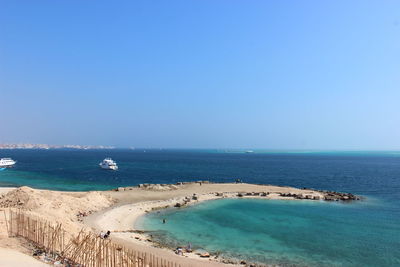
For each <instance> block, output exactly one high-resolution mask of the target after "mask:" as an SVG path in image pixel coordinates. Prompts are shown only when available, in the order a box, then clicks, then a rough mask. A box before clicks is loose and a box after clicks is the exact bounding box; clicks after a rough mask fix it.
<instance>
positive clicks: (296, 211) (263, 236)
mask: <svg viewBox="0 0 400 267" xmlns="http://www.w3.org/2000/svg"><path fill="white" fill-rule="evenodd" d="M383 206H385V207H387V204H384V203H381V202H379V201H378V200H374V199H368V200H366V201H362V202H352V203H348V204H345V203H336V202H335V203H328V202H319V201H318V202H315V201H291V200H262V199H223V200H214V201H207V202H204V203H200V204H198V205H194V206H191V207H187V208H182V209H168V210H164V211H161V212H158V213H151V214H148V215H146V216H143V217H142V218H141V219H140V220H139V222H138V225H137V226H139V227H142V228H144V229H146V230H153V231H154V232H153V233H152V234H153V239H155V240H157V241H158V242H161V243H164V244H166V245H169V246H171V247H175V246H178V245H186V244H187V243H188V242H191V243H192V244H193V247H194V248H204V249H206V250H208V251H211V252H214V253H216V252H220V253H221V254H222V255H224V256H227V257H233V258H237V259H246V260H250V261H257V262H262V263H270V264H279V265H282V266H293V265H294V266H400V258H399V253H398V252H399V248H400V236H399V232H400V226H399V224H398V223H396V221H395V220H394V218H391V217H390V216H389V217H387V216H382V210H381V209H382V207H383ZM376 210H381V212H380V213H376V212H374V211H376ZM378 214H379V215H380V216H378ZM386 215H388V214H386ZM164 218H165V219H166V220H167V223H166V224H163V223H162V219H164Z"/></svg>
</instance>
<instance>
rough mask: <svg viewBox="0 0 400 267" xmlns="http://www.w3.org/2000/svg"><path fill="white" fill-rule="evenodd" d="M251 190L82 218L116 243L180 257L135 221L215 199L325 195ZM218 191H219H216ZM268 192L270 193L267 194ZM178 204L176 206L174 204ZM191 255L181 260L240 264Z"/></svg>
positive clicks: (264, 188)
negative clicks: (155, 240)
mask: <svg viewBox="0 0 400 267" xmlns="http://www.w3.org/2000/svg"><path fill="white" fill-rule="evenodd" d="M214 185H217V186H218V187H219V186H222V187H223V186H224V185H227V184H214ZM229 185H231V187H234V188H235V189H242V188H241V185H247V186H248V185H250V184H229ZM250 186H252V187H253V188H252V189H253V191H251V192H250V191H249V190H237V191H233V192H227V191H218V190H217V191H215V192H208V193H203V194H200V195H198V194H196V193H194V194H195V195H191V196H190V195H186V196H180V197H172V198H167V199H163V200H152V201H142V202H136V203H130V204H124V205H119V206H116V207H114V208H111V209H106V210H103V211H100V212H98V213H96V214H94V215H91V216H89V217H88V218H87V219H85V224H87V225H89V226H91V227H93V228H95V229H102V230H103V231H107V230H109V231H111V233H112V236H113V237H116V238H118V239H119V240H123V242H124V243H125V242H129V243H135V244H137V245H142V246H146V247H152V248H158V249H161V250H164V251H165V252H166V253H169V254H171V255H173V256H176V257H182V256H178V255H176V254H175V252H174V250H173V249H172V248H171V247H168V246H166V245H164V244H160V243H158V242H154V241H153V240H152V239H151V235H150V234H149V233H148V232H147V233H146V230H145V229H140V228H138V227H137V221H138V219H139V218H140V217H142V216H144V215H146V214H147V213H151V212H157V211H158V210H162V209H167V208H171V209H172V208H182V207H187V206H191V205H197V204H199V203H202V202H205V201H210V200H218V199H225V198H229V199H243V198H253V199H254V198H256V199H264V200H293V201H296V200H311V201H324V200H325V193H323V192H320V191H315V190H310V189H297V188H292V187H280V186H271V185H253V184H252V185H250ZM216 189H221V188H216ZM255 189H258V192H254V190H255ZM271 191H272V192H271ZM299 193H300V194H304V195H306V196H309V197H307V198H306V197H304V198H303V197H302V198H296V196H297V195H298V194H299ZM178 203H179V205H178ZM195 252H196V251H193V252H191V253H190V252H187V253H186V254H185V257H187V258H190V259H194V260H198V261H202V262H205V261H207V262H210V261H213V262H215V263H219V264H224V265H226V264H227V263H228V264H229V263H230V264H239V262H241V260H240V259H230V258H222V257H215V256H213V255H210V257H200V255H197V254H196V253H195Z"/></svg>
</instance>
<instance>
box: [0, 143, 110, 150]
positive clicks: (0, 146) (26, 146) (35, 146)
mask: <svg viewBox="0 0 400 267" xmlns="http://www.w3.org/2000/svg"><path fill="white" fill-rule="evenodd" d="M114 148H115V147H113V146H86V145H85V146H81V145H48V144H0V149H83V150H86V149H114Z"/></svg>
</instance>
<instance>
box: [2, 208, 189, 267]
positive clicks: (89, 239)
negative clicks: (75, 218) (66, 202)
mask: <svg viewBox="0 0 400 267" xmlns="http://www.w3.org/2000/svg"><path fill="white" fill-rule="evenodd" d="M8 230H9V233H10V236H17V237H23V238H25V239H27V240H29V241H31V242H32V243H34V245H35V246H36V247H37V248H38V249H41V250H43V251H44V252H45V253H46V254H47V255H48V256H49V257H50V258H52V259H53V260H57V261H60V262H63V263H68V264H69V265H68V264H67V266H85V267H183V265H181V264H178V263H176V262H172V261H169V260H167V259H164V258H162V257H158V256H157V255H154V254H151V253H146V252H140V251H134V250H131V249H127V248H126V247H124V246H120V245H117V244H115V243H113V242H112V241H111V240H110V239H104V238H101V237H100V236H98V235H95V234H93V233H92V232H87V231H83V230H81V231H80V232H79V233H78V234H77V235H75V236H73V235H70V234H69V233H67V232H66V231H65V230H64V229H63V228H62V225H61V224H52V223H50V222H48V221H45V220H42V219H38V218H35V217H33V216H30V215H27V214H25V213H24V212H22V211H21V210H18V211H13V210H11V209H10V213H9V222H8Z"/></svg>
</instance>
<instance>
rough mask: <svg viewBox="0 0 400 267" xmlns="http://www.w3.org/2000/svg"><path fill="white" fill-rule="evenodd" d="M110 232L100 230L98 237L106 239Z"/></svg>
mask: <svg viewBox="0 0 400 267" xmlns="http://www.w3.org/2000/svg"><path fill="white" fill-rule="evenodd" d="M110 234H111V232H110V231H107V232H106V233H104V232H103V231H102V232H100V238H103V239H107V238H108V237H109V236H110Z"/></svg>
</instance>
